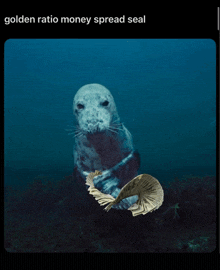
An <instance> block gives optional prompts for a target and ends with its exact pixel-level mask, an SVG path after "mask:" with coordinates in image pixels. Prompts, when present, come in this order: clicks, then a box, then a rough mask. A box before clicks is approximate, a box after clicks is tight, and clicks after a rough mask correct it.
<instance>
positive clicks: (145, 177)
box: [86, 171, 164, 216]
mask: <svg viewBox="0 0 220 270" xmlns="http://www.w3.org/2000/svg"><path fill="white" fill-rule="evenodd" d="M101 174H102V173H101V172H100V171H95V172H94V173H93V172H92V173H90V174H89V175H88V176H87V178H86V185H88V186H90V187H89V189H88V190H89V193H90V194H91V195H93V196H94V197H95V199H96V200H97V201H98V203H99V204H100V205H106V204H108V203H109V205H108V206H106V207H105V208H104V210H106V211H109V210H110V209H111V207H112V205H114V204H117V203H119V202H120V201H121V200H123V199H125V198H127V197H130V196H134V195H138V200H137V202H136V203H134V204H133V205H132V206H130V207H129V208H128V210H130V211H131V212H132V215H133V216H138V215H140V214H142V215H145V214H147V213H148V212H152V211H154V210H156V209H158V208H159V207H160V206H161V205H162V203H163V198H164V192H163V189H162V186H161V185H160V183H159V181H158V180H157V179H156V178H154V177H153V176H151V175H149V174H140V175H138V176H136V177H135V178H133V179H132V180H131V181H130V182H128V183H127V184H126V185H125V186H124V187H123V188H122V189H121V191H120V193H119V194H118V197H117V198H116V199H115V198H114V197H113V196H111V195H109V194H104V193H102V192H100V191H99V190H98V189H96V188H95V187H94V184H93V178H94V177H95V176H97V175H101Z"/></svg>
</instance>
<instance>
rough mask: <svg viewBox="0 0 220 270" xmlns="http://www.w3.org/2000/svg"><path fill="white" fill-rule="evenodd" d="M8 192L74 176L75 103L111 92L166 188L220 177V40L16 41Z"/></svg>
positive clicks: (7, 93) (8, 104) (7, 81)
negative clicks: (99, 91) (219, 115)
mask: <svg viewBox="0 0 220 270" xmlns="http://www.w3.org/2000/svg"><path fill="white" fill-rule="evenodd" d="M4 53H5V54H4V76H5V78H4V113H5V139H4V159H5V164H4V165H5V183H6V184H12V185H16V186H18V185H19V186H20V187H25V186H26V184H27V183H28V182H29V181H32V180H33V178H34V177H36V176H39V175H42V176H48V177H50V178H54V181H55V180H56V179H60V178H62V177H63V176H65V175H69V174H71V173H72V170H73V157H72V149H73V143H74V139H73V138H72V137H71V136H69V135H68V133H67V132H66V131H65V129H68V128H69V127H68V125H73V123H74V122H73V113H72V100H73V97H74V95H75V93H76V91H77V90H78V89H79V88H80V87H81V86H83V85H85V84H88V83H99V84H102V85H104V86H105V87H107V88H108V89H109V90H110V91H111V93H112V95H113V96H114V99H115V102H116V105H117V108H118V111H119V115H120V117H121V120H122V122H124V124H125V126H126V127H127V128H128V129H129V131H130V132H131V134H132V135H133V139H134V143H135V146H136V148H137V149H138V151H139V153H140V155H141V172H142V173H148V174H151V175H153V176H154V177H156V178H158V180H159V181H160V182H161V183H163V182H167V181H170V180H172V179H173V178H174V177H175V176H177V177H180V178H181V177H183V176H184V175H189V174H191V175H198V176H204V175H208V174H211V175H215V173H216V60H215V59H216V45H215V42H214V41H213V40H210V39H167V40H166V39H128V40H126V39H121V40H120V39H116V40H114V39H113V40H108V39H103V40H102V39H95V40H87V39H80V40H77V39H48V40H47V39H10V40H8V41H6V43H5V52H4Z"/></svg>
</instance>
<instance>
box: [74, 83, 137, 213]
mask: <svg viewBox="0 0 220 270" xmlns="http://www.w3.org/2000/svg"><path fill="white" fill-rule="evenodd" d="M73 113H74V115H75V117H76V120H77V124H78V125H77V131H76V135H75V146H74V153H73V154H74V163H75V165H76V167H77V170H78V172H79V173H80V174H81V176H82V177H83V178H84V179H85V180H86V176H87V175H88V174H89V173H90V172H94V171H95V170H99V171H101V172H102V175H101V176H96V177H95V178H94V185H95V187H96V188H98V189H99V190H100V191H101V192H103V193H107V194H111V195H112V196H113V197H115V198H116V197H117V195H118V194H119V192H120V188H121V185H122V184H123V185H124V184H126V182H128V181H130V180H131V179H133V178H134V177H135V176H136V175H137V168H135V169H134V168H133V167H131V166H129V164H130V163H129V162H131V161H132V159H135V157H134V155H133V153H134V146H133V141H132V136H131V134H130V132H129V131H128V130H127V129H126V127H125V126H124V125H123V124H122V123H121V122H120V118H119V116H118V112H117V108H116V105H115V101H114V99H113V96H112V95H111V93H110V91H109V90H108V89H107V88H105V87H104V86H102V85H100V84H87V85H85V86H83V87H81V88H80V89H79V90H78V92H77V93H76V95H75V97H74V100H73ZM136 201H137V196H132V197H129V198H126V199H124V200H122V201H121V202H120V203H119V204H118V205H115V206H113V208H116V209H127V208H129V207H130V206H131V205H132V204H133V203H135V202H136Z"/></svg>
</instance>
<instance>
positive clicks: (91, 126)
mask: <svg viewBox="0 0 220 270" xmlns="http://www.w3.org/2000/svg"><path fill="white" fill-rule="evenodd" d="M105 130H106V126H105V125H104V123H103V120H99V121H94V122H92V121H91V122H89V123H88V125H87V133H90V134H95V133H103V132H104V131H105Z"/></svg>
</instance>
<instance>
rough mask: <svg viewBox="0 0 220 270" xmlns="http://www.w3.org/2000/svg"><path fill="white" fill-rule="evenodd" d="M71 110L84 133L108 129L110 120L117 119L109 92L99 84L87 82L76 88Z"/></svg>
mask: <svg viewBox="0 0 220 270" xmlns="http://www.w3.org/2000/svg"><path fill="white" fill-rule="evenodd" d="M73 112H74V114H75V116H76V119H77V121H78V125H79V128H80V130H81V131H82V132H83V133H84V134H85V133H90V134H94V133H97V132H103V131H106V130H109V127H110V126H111V123H112V122H115V121H119V117H118V113H117V110H116V105H115V102H114V99H113V97H112V95H111V93H110V92H109V90H108V89H107V88H105V87H104V86H102V85H100V84H88V85H85V86H83V87H81V88H80V89H79V90H78V92H77V93H76V95H75V97H74V100H73Z"/></svg>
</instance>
